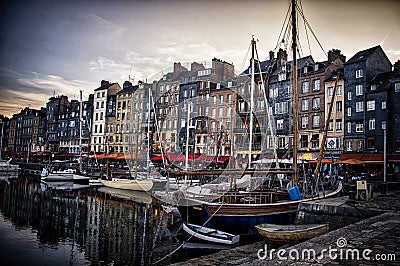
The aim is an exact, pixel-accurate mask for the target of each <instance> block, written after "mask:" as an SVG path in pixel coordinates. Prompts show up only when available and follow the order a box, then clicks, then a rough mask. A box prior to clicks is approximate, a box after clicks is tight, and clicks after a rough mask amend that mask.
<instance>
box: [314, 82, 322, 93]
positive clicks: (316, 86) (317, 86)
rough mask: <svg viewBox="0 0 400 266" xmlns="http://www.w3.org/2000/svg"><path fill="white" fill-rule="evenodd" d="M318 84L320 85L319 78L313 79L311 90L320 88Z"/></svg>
mask: <svg viewBox="0 0 400 266" xmlns="http://www.w3.org/2000/svg"><path fill="white" fill-rule="evenodd" d="M320 86H321V80H319V79H316V80H314V88H313V90H314V91H319V90H320Z"/></svg>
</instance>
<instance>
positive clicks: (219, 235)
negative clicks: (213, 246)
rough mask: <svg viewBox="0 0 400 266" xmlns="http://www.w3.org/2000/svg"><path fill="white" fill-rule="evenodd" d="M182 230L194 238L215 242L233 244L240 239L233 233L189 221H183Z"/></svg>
mask: <svg viewBox="0 0 400 266" xmlns="http://www.w3.org/2000/svg"><path fill="white" fill-rule="evenodd" d="M183 230H184V231H185V232H186V233H188V234H189V235H191V236H193V237H195V238H198V239H200V240H203V241H206V242H212V243H217V244H224V245H234V244H236V243H238V242H239V239H240V236H239V235H233V234H229V233H226V232H223V231H220V230H215V229H212V228H208V227H204V226H203V227H202V226H200V225H196V224H190V223H183Z"/></svg>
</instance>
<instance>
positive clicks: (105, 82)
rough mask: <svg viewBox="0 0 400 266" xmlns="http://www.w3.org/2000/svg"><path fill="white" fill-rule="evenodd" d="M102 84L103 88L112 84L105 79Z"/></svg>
mask: <svg viewBox="0 0 400 266" xmlns="http://www.w3.org/2000/svg"><path fill="white" fill-rule="evenodd" d="M100 84H101V86H104V85H107V84H110V82H109V81H108V80H104V79H103V80H102V81H101V83H100Z"/></svg>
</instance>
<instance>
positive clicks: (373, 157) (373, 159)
mask: <svg viewBox="0 0 400 266" xmlns="http://www.w3.org/2000/svg"><path fill="white" fill-rule="evenodd" d="M361 160H362V161H364V162H365V163H366V164H383V154H377V153H364V154H363V155H362V156H361Z"/></svg>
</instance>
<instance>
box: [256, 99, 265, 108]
mask: <svg viewBox="0 0 400 266" xmlns="http://www.w3.org/2000/svg"><path fill="white" fill-rule="evenodd" d="M257 107H258V110H264V99H258V104H257Z"/></svg>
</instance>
